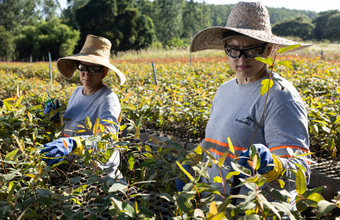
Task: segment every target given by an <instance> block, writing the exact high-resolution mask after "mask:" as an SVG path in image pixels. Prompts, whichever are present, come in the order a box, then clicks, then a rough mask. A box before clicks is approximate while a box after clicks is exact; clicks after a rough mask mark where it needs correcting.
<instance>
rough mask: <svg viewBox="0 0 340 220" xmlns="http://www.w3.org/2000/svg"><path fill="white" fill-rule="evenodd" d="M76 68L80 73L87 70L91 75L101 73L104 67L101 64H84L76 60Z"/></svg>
mask: <svg viewBox="0 0 340 220" xmlns="http://www.w3.org/2000/svg"><path fill="white" fill-rule="evenodd" d="M77 69H78V70H79V72H81V73H83V72H85V71H86V70H87V72H88V73H90V74H91V75H96V74H98V73H101V72H102V71H103V69H104V67H103V66H87V65H85V64H82V63H80V62H78V65H77Z"/></svg>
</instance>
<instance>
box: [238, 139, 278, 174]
mask: <svg viewBox="0 0 340 220" xmlns="http://www.w3.org/2000/svg"><path fill="white" fill-rule="evenodd" d="M254 146H255V147H256V150H257V152H258V153H259V155H260V158H259V159H260V160H261V165H260V167H259V169H258V170H257V172H258V173H259V174H266V173H268V172H269V171H271V170H273V168H274V166H273V165H274V160H273V157H272V154H271V153H270V150H269V149H268V148H267V147H266V146H264V145H263V144H254ZM249 150H250V149H248V150H245V151H242V152H241V154H240V156H242V157H246V158H240V159H239V161H238V164H240V165H242V166H244V167H245V168H247V169H249V170H250V171H251V172H252V173H253V169H252V168H251V167H250V166H249V164H248V162H247V161H248V160H249Z"/></svg>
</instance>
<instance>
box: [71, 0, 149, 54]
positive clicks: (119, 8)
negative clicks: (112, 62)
mask: <svg viewBox="0 0 340 220" xmlns="http://www.w3.org/2000/svg"><path fill="white" fill-rule="evenodd" d="M76 19H77V22H78V24H79V25H80V27H81V28H80V31H81V41H80V44H79V45H82V44H83V42H84V41H85V39H86V36H87V35H88V34H94V35H98V36H102V37H105V38H107V39H109V40H110V41H111V43H112V50H113V51H114V52H118V51H125V50H130V49H134V48H138V49H141V47H144V46H147V45H149V43H148V42H150V40H146V39H153V35H154V34H153V30H151V29H150V28H153V25H152V24H151V23H152V21H150V20H148V17H146V16H139V14H138V10H137V9H136V8H134V5H133V1H132V0H91V1H89V3H88V4H86V5H85V6H83V7H81V8H79V9H78V10H77V11H76ZM137 22H139V24H140V25H141V26H140V27H139V26H138V25H137ZM143 34H145V36H144V35H143ZM146 35H148V36H146ZM137 45H138V46H137ZM77 49H79V50H80V48H77Z"/></svg>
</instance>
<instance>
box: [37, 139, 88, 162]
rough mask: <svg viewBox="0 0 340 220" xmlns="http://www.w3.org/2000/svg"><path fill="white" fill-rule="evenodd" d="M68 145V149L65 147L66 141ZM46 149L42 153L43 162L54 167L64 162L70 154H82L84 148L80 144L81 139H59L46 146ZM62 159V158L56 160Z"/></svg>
mask: <svg viewBox="0 0 340 220" xmlns="http://www.w3.org/2000/svg"><path fill="white" fill-rule="evenodd" d="M63 140H64V141H65V143H66V144H67V148H66V147H65V145H64V141H63ZM44 147H45V148H44V149H42V150H41V151H40V154H44V153H45V154H44V155H43V160H44V161H46V163H47V165H49V166H52V165H54V164H57V163H59V162H61V161H62V160H64V159H65V158H66V157H67V156H68V154H69V153H71V152H72V151H74V153H78V154H81V153H82V152H80V151H82V150H83V149H84V147H83V146H82V144H81V142H80V138H79V137H75V138H59V139H57V140H55V141H52V142H50V143H47V144H44ZM55 157H60V158H55Z"/></svg>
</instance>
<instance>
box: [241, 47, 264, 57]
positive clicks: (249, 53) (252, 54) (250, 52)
mask: <svg viewBox="0 0 340 220" xmlns="http://www.w3.org/2000/svg"><path fill="white" fill-rule="evenodd" d="M262 53H263V50H262V47H256V48H253V49H250V50H246V51H245V54H246V56H247V57H248V58H255V57H258V56H260V55H261V54H262Z"/></svg>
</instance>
